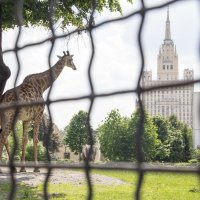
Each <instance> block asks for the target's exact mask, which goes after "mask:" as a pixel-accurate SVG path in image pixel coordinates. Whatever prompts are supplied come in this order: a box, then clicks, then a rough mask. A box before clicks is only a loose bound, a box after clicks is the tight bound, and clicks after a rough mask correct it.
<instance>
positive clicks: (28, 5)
mask: <svg viewBox="0 0 200 200" xmlns="http://www.w3.org/2000/svg"><path fill="white" fill-rule="evenodd" d="M127 1H128V2H130V3H132V0H127ZM50 3H52V4H50ZM1 4H2V27H3V28H4V29H6V28H14V26H15V25H16V21H17V20H16V16H15V14H14V13H15V1H13V0H7V1H4V2H3V3H1ZM50 5H51V6H50ZM104 8H107V9H109V10H110V11H111V12H116V11H118V12H120V13H121V12H122V10H121V6H120V1H119V0H114V1H113V0H103V1H98V2H97V5H96V11H97V12H99V13H101V12H102V11H103V10H104ZM92 10H93V3H92V1H91V0H68V1H66V0H59V1H56V3H53V1H49V0H43V1H41V0H24V1H23V5H22V14H23V24H24V26H30V25H31V26H38V25H39V26H40V25H41V26H44V27H49V19H50V18H49V14H50V13H51V14H53V21H54V23H56V22H58V21H59V23H60V25H61V27H62V28H66V26H68V25H74V26H76V27H78V28H81V27H83V26H84V25H85V24H87V22H88V21H89V14H90V13H91V12H92ZM52 11H53V13H52Z"/></svg>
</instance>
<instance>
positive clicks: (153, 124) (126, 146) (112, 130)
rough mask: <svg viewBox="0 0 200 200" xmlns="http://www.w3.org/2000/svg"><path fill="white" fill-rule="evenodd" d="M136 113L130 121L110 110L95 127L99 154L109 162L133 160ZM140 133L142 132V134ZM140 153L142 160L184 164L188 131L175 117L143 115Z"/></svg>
mask: <svg viewBox="0 0 200 200" xmlns="http://www.w3.org/2000/svg"><path fill="white" fill-rule="evenodd" d="M140 117H141V112H140V110H139V109H138V110H136V111H135V112H134V113H133V114H132V115H131V117H130V118H125V117H122V116H121V115H120V113H119V111H118V110H112V111H111V113H110V114H108V116H107V117H106V119H105V121H104V122H103V124H101V125H100V126H99V128H98V136H99V142H100V146H101V151H102V153H103V155H104V156H105V157H106V158H107V159H109V160H112V161H130V160H136V159H137V156H136V153H137V152H136V140H135V136H136V131H138V129H140V128H141V126H140V124H139V123H140V121H141V120H140ZM142 130H143V132H142ZM139 134H142V141H141V142H142V143H141V144H142V150H143V153H144V157H145V161H166V162H188V160H189V159H191V151H192V138H191V135H192V131H191V129H190V128H189V127H188V126H187V125H186V124H184V123H183V122H181V121H179V120H178V119H177V118H176V117H175V116H171V117H169V118H164V117H161V116H155V117H151V116H150V115H148V113H146V112H144V124H143V129H140V130H139Z"/></svg>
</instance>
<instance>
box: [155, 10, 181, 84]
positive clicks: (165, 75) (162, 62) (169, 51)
mask: <svg viewBox="0 0 200 200" xmlns="http://www.w3.org/2000/svg"><path fill="white" fill-rule="evenodd" d="M157 77H158V80H163V81H164V80H178V55H177V52H176V47H175V45H174V42H173V40H172V39H171V32H170V20H169V8H168V10H167V20H166V27H165V39H164V43H163V44H162V46H161V47H160V50H159V54H158V58H157Z"/></svg>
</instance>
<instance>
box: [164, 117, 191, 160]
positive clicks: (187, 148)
mask: <svg viewBox="0 0 200 200" xmlns="http://www.w3.org/2000/svg"><path fill="white" fill-rule="evenodd" d="M169 123H170V126H171V128H170V129H171V134H170V135H169V138H168V143H169V144H170V158H169V159H170V160H169V161H171V162H187V161H188V160H189V159H190V158H191V150H192V130H191V129H190V128H189V127H188V126H187V125H186V124H185V123H183V122H181V121H180V120H178V119H177V117H176V116H174V115H173V116H170V117H169Z"/></svg>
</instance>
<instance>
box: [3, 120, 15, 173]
mask: <svg viewBox="0 0 200 200" xmlns="http://www.w3.org/2000/svg"><path fill="white" fill-rule="evenodd" d="M5 122H6V123H2V132H1V133H0V162H1V161H2V154H3V148H4V145H5V147H6V150H7V153H8V156H9V159H10V158H11V157H10V152H9V148H8V142H7V139H8V136H9V134H10V131H11V126H12V120H11V119H7V120H5ZM0 172H1V169H0ZM13 172H15V170H14V169H13Z"/></svg>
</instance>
